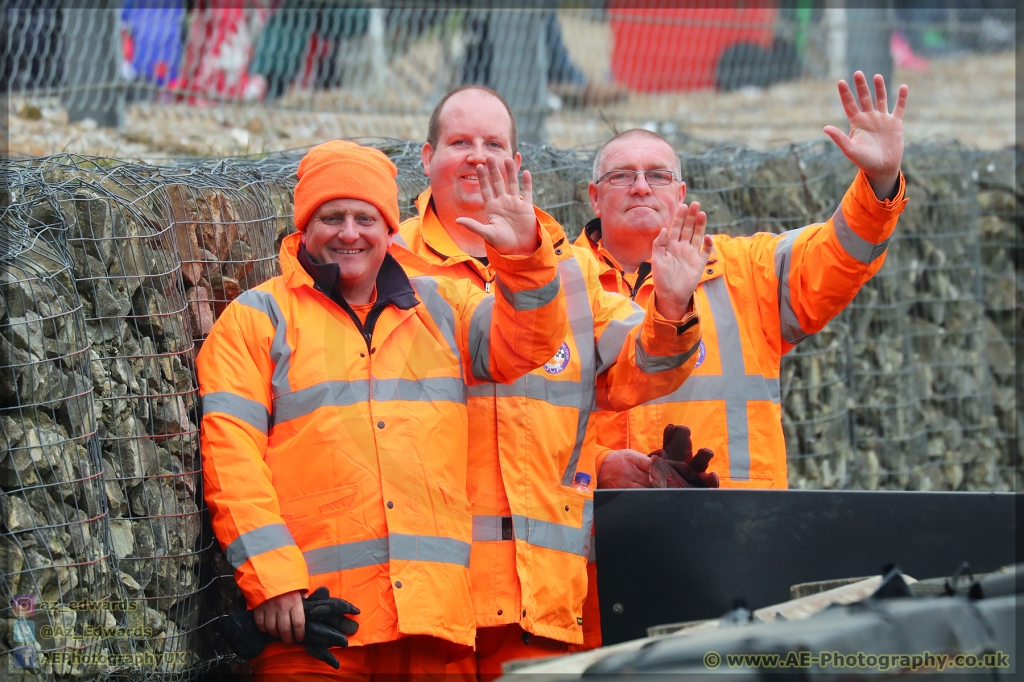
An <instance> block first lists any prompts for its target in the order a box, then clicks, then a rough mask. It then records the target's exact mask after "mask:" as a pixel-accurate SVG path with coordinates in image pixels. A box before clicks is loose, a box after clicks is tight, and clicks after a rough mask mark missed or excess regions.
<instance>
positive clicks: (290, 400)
mask: <svg viewBox="0 0 1024 682" xmlns="http://www.w3.org/2000/svg"><path fill="white" fill-rule="evenodd" d="M369 400H370V382H369V381H367V380H366V379H359V380H358V381H324V382H323V383H319V384H314V385H312V386H310V387H308V388H303V389H301V390H298V391H295V392H294V393H288V394H287V395H283V396H280V397H278V398H274V424H275V426H276V425H280V424H283V423H284V422H286V421H289V420H292V419H298V418H299V417H305V416H306V415H308V414H311V413H312V412H314V411H315V410H317V409H318V408H321V407H345V406H348V405H356V404H358V403H365V402H368V401H369Z"/></svg>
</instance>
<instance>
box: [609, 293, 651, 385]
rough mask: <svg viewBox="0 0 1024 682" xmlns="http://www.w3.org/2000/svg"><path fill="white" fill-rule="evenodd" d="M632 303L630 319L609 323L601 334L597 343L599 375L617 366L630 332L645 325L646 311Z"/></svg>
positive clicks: (634, 302)
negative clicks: (616, 362) (638, 326)
mask: <svg viewBox="0 0 1024 682" xmlns="http://www.w3.org/2000/svg"><path fill="white" fill-rule="evenodd" d="M630 303H632V304H633V312H632V313H630V314H629V317H627V318H626V319H624V320H612V321H611V322H609V323H608V324H607V326H605V328H604V331H603V332H602V333H601V338H600V339H598V341H597V358H598V362H597V373H598V374H602V373H603V372H604V371H605V370H606V369H608V368H609V367H611V366H612V365H614V364H615V361H616V360H617V359H618V357H619V353H621V352H622V348H623V347H624V346H625V345H626V337H627V336H629V332H631V331H632V330H633V328H634V327H636V326H637V325H639V324H643V321H644V314H645V313H644V309H643V308H641V307H640V306H638V305H637V304H636V301H630Z"/></svg>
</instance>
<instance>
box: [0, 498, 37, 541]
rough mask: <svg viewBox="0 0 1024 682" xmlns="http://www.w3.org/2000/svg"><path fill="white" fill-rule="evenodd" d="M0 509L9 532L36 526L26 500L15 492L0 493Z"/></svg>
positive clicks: (34, 518)
mask: <svg viewBox="0 0 1024 682" xmlns="http://www.w3.org/2000/svg"><path fill="white" fill-rule="evenodd" d="M0 511H2V513H3V517H4V525H5V526H7V530H9V531H11V532H14V533H16V532H18V531H21V530H30V529H32V528H34V527H35V526H36V517H35V515H34V514H33V513H32V508H31V507H29V504H28V502H26V501H25V499H24V498H23V497H22V496H21V495H18V494H17V493H9V494H5V495H0Z"/></svg>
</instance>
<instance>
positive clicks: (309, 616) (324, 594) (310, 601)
mask: <svg viewBox="0 0 1024 682" xmlns="http://www.w3.org/2000/svg"><path fill="white" fill-rule="evenodd" d="M302 608H303V610H304V611H305V612H306V636H305V637H304V638H303V639H302V643H303V644H304V645H305V647H306V652H307V653H308V654H309V655H310V656H312V657H313V658H315V659H317V660H320V661H323V662H324V663H326V664H327V665H329V666H331V667H332V668H334V669H335V670H337V669H338V668H340V667H341V664H340V663H338V659H337V658H336V657H335V656H334V654H332V653H331V652H330V647H332V646H341V647H347V646H348V637H347V636H346V635H354V634H355V633H356V631H357V630H358V629H359V623H357V622H356V621H354V620H352V619H351V618H346V616H348V615H358V614H359V609H357V608H356V607H355V606H354V605H352V604H350V603H348V602H347V601H345V600H344V599H339V598H338V597H332V596H331V593H330V592H329V591H328V590H327V588H326V587H318V588H317V589H316V590H314V591H313V593H312V594H310V595H309V596H308V597H306V598H305V599H303V600H302Z"/></svg>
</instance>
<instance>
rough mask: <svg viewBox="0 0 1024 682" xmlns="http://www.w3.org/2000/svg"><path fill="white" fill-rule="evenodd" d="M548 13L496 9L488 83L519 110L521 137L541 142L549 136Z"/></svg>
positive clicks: (490, 31) (492, 15)
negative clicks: (546, 35) (546, 33)
mask: <svg viewBox="0 0 1024 682" xmlns="http://www.w3.org/2000/svg"><path fill="white" fill-rule="evenodd" d="M546 16H547V15H546V14H545V13H544V12H543V11H534V10H493V11H491V12H490V13H489V16H488V22H489V24H490V25H489V27H488V31H487V35H488V36H489V37H490V38H491V41H492V43H491V44H492V49H493V53H492V54H493V58H492V60H491V69H490V78H489V81H490V82H489V83H488V85H489V86H490V87H491V88H492V89H494V90H495V91H496V92H498V93H500V94H501V96H502V97H504V98H505V99H506V100H507V101H508V103H509V106H511V107H512V111H513V112H515V115H516V121H517V123H518V124H519V140H520V141H522V142H532V143H537V144H543V143H545V142H547V137H548V134H547V128H546V126H545V120H546V118H547V91H548V58H547V52H546V51H545V44H546V41H545V30H546V23H545V19H546Z"/></svg>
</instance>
